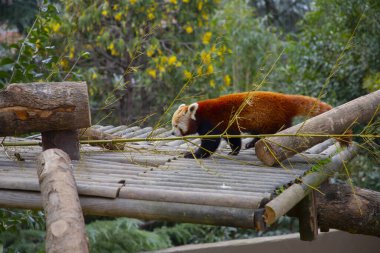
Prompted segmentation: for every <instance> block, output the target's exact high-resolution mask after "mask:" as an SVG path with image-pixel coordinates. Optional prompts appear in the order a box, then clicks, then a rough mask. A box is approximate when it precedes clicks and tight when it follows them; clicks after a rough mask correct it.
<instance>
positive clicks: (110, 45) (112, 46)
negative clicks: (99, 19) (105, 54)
mask: <svg viewBox="0 0 380 253" xmlns="http://www.w3.org/2000/svg"><path fill="white" fill-rule="evenodd" d="M107 48H108V49H109V50H112V49H114V48H115V45H114V44H113V42H112V43H111V44H109V45H108V47H107Z"/></svg>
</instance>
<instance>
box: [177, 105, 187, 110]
mask: <svg viewBox="0 0 380 253" xmlns="http://www.w3.org/2000/svg"><path fill="white" fill-rule="evenodd" d="M184 106H186V105H185V104H182V105H180V106H178V109H179V108H181V107H184Z"/></svg>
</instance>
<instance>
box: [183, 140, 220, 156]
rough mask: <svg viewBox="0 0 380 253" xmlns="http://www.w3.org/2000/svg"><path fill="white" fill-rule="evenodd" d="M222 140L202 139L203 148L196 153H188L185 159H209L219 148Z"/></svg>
mask: <svg viewBox="0 0 380 253" xmlns="http://www.w3.org/2000/svg"><path fill="white" fill-rule="evenodd" d="M219 143H220V138H218V139H202V140H201V146H200V147H199V148H198V149H197V150H196V151H195V152H194V153H191V152H188V153H186V154H185V155H184V157H185V158H207V157H209V156H210V155H211V154H212V153H214V152H215V150H217V148H218V147H219Z"/></svg>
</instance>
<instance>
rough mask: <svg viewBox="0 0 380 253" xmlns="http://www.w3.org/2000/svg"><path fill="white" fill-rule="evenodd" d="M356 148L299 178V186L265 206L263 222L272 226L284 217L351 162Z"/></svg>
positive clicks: (291, 188) (292, 187)
mask: <svg viewBox="0 0 380 253" xmlns="http://www.w3.org/2000/svg"><path fill="white" fill-rule="evenodd" d="M356 149H357V148H356V146H355V145H351V146H349V147H348V148H347V149H345V150H343V151H342V152H340V153H338V154H336V155H335V156H333V157H332V158H331V162H330V163H328V164H326V165H325V166H323V167H321V168H319V169H318V171H316V172H311V173H309V174H307V175H306V176H304V177H302V178H301V180H302V181H301V183H300V184H293V185H291V186H290V187H289V188H287V189H286V190H285V191H284V192H282V193H281V194H280V195H279V196H277V197H276V198H274V199H273V200H272V201H270V202H269V203H268V204H266V205H265V215H264V218H265V222H266V223H267V224H269V225H270V224H273V223H274V222H275V221H276V220H277V219H278V218H279V217H281V216H283V215H285V214H286V213H287V212H288V211H289V210H290V209H292V208H293V207H294V206H295V205H296V204H297V203H298V202H300V201H301V200H302V199H303V198H304V197H305V196H307V195H308V194H309V193H310V191H311V190H312V189H313V188H317V187H318V186H319V185H321V184H322V183H323V182H324V181H326V179H328V178H329V176H330V175H333V174H334V173H335V172H337V171H339V169H340V168H341V167H342V166H343V164H344V163H345V162H347V161H349V160H351V159H352V158H353V157H354V155H355V151H356Z"/></svg>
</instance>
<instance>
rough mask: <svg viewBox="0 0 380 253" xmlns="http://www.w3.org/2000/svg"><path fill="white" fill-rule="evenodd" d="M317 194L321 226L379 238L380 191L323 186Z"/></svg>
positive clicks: (331, 185) (334, 185) (347, 186)
mask: <svg viewBox="0 0 380 253" xmlns="http://www.w3.org/2000/svg"><path fill="white" fill-rule="evenodd" d="M320 191H321V192H322V193H323V194H320V193H317V192H316V200H317V208H318V223H319V226H320V227H321V228H322V227H323V228H324V230H328V228H334V229H339V230H343V231H347V232H349V233H353V234H365V235H375V236H378V237H380V192H376V191H371V190H367V189H360V188H358V187H355V186H351V185H347V184H328V183H326V184H323V185H322V186H321V188H320Z"/></svg>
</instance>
